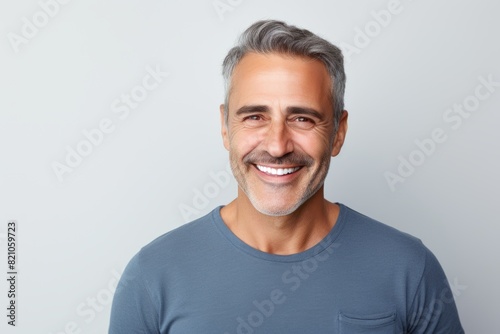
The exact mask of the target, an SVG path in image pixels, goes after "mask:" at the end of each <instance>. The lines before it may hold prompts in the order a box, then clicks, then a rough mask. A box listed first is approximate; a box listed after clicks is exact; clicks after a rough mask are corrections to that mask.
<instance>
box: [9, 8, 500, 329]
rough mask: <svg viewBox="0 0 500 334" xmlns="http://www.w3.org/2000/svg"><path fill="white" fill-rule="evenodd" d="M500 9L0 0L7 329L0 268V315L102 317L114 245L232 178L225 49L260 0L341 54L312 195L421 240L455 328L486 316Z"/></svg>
mask: <svg viewBox="0 0 500 334" xmlns="http://www.w3.org/2000/svg"><path fill="white" fill-rule="evenodd" d="M499 11H500V3H499V2H498V1H494V0H478V1H472V0H469V1H467V0H458V1H451V0H443V1H430V0H413V1H411V0H401V1H395V0H390V1H388V0H376V1H374V0H371V1H366V0H363V1H348V0H336V1H326V0H325V1H319V0H308V1H284V0H280V1H263V0H254V1H244V0H220V1H213V0H192V1H130V0H125V1H123V0H122V1H118V0H113V1H96V0H86V1H77V0H73V1H67V0H66V2H64V1H62V0H60V1H59V2H58V1H56V0H40V1H35V0H30V1H26V0H24V1H15V2H11V1H2V2H1V4H0V22H1V28H2V31H1V33H0V34H1V36H2V37H1V39H0V57H1V58H0V73H1V74H0V97H1V98H0V254H1V255H0V259H2V260H1V262H2V263H1V264H0V268H2V271H3V272H4V273H3V274H2V277H3V275H7V274H6V272H7V267H6V265H7V263H6V262H7V246H6V245H7V242H6V233H7V223H8V222H9V220H16V221H17V224H18V225H17V226H18V230H17V236H16V237H17V270H18V282H17V283H18V285H17V293H18V295H17V323H16V324H17V326H16V328H12V327H11V326H8V325H7V320H8V318H6V314H7V311H6V307H7V303H8V299H7V297H6V294H7V290H8V286H7V281H6V279H2V280H0V295H1V296H2V297H1V298H0V305H1V306H2V307H0V309H2V310H4V311H2V314H0V315H1V317H0V318H1V319H3V320H2V321H1V324H0V332H2V333H43V334H49V333H52V334H56V333H66V334H69V333H105V332H106V331H107V327H108V323H109V313H110V306H111V304H110V303H111V298H112V294H113V291H114V286H115V284H116V280H117V279H118V277H119V276H120V274H121V273H122V271H123V269H124V267H125V265H126V264H127V262H128V261H129V260H130V258H131V257H132V256H133V255H134V254H135V253H136V252H137V251H138V250H139V249H140V248H141V247H142V246H144V245H145V244H147V243H148V242H150V241H151V240H153V239H154V238H155V237H157V236H159V235H161V234H163V233H165V232H167V231H169V230H172V229H173V228H175V227H177V226H180V225H182V224H184V223H185V222H187V221H189V220H192V219H194V218H196V217H199V216H201V215H203V214H205V213H207V212H209V211H211V210H212V209H213V208H214V207H215V206H217V205H221V204H225V203H228V202H229V201H230V200H231V199H232V198H233V197H234V196H235V194H236V184H235V181H234V180H233V179H229V178H228V175H229V174H228V172H227V164H228V154H227V152H226V151H225V149H224V148H223V146H222V142H221V137H220V125H219V109H218V107H219V104H220V103H221V102H222V101H223V86H222V78H221V75H220V72H221V62H222V60H223V58H224V56H225V54H226V52H227V51H228V50H229V48H230V47H232V45H233V44H234V42H235V41H236V38H237V36H238V34H239V33H240V32H242V31H243V30H244V29H246V28H247V27H248V26H249V25H250V24H251V23H253V22H255V21H256V20H259V19H268V18H272V19H280V20H285V21H287V22H288V23H291V24H295V25H298V26H300V27H304V28H307V29H309V30H311V31H313V32H315V33H317V34H319V35H320V36H322V37H324V38H326V39H328V40H330V41H331V42H333V43H335V44H337V45H339V46H341V47H342V49H343V50H344V52H345V55H346V73H347V78H348V79H347V90H346V109H347V110H348V111H349V113H350V116H349V132H348V134H347V139H346V143H345V145H344V147H343V150H342V153H341V154H340V156H339V157H337V158H335V159H333V160H332V164H331V168H330V174H329V176H328V178H327V181H326V183H325V189H326V196H327V198H328V199H330V200H332V201H338V202H342V203H344V204H346V205H348V206H350V207H351V208H353V209H356V210H358V211H360V212H362V213H364V214H366V215H368V216H371V217H373V218H376V219H378V220H380V221H382V222H384V223H386V224H388V225H391V226H394V227H396V228H398V229H400V230H403V231H405V232H408V233H410V234H412V235H414V236H416V237H418V238H420V239H421V240H422V241H423V242H424V243H425V245H427V247H429V248H430V249H431V250H432V251H433V252H434V253H435V254H436V256H437V257H438V259H439V260H440V262H441V264H442V266H443V268H444V269H445V272H446V274H447V276H448V279H449V281H450V283H451V284H452V287H453V292H454V294H455V298H456V302H457V305H458V309H459V312H460V315H461V319H462V322H463V325H464V327H465V330H466V332H467V333H474V334H483V333H484V334H486V333H497V332H496V331H497V330H498V317H499V315H500V314H499V311H500V309H499V307H498V300H499V299H500V289H499V288H498V282H499V280H500V262H499V260H498V258H499V254H500V246H499V243H498V240H497V239H498V235H499V234H500V224H499V223H500V221H499V218H498V200H499V199H500V192H499V185H500V182H499V181H500V177H499V174H498V171H499V170H500V157H499V143H500V141H499V139H500V135H499V132H498V128H499V126H500V116H499V113H498V111H499V110H498V109H499V106H500V84H499V82H500V64H499V59H500V46H499V43H498V33H499V32H500V21H499V20H498V13H499ZM151 73H154V74H153V75H152V74H151ZM167 73H168V74H167ZM127 99H128V100H127ZM460 110H461V111H460ZM99 134H101V135H99ZM89 138H90V139H89ZM76 155H78V157H79V158H78V157H77V156H76ZM388 177H389V181H388Z"/></svg>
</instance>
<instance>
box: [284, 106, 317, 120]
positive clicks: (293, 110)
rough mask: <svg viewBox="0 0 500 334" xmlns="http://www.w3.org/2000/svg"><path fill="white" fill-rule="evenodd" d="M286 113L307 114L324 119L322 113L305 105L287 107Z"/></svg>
mask: <svg viewBox="0 0 500 334" xmlns="http://www.w3.org/2000/svg"><path fill="white" fill-rule="evenodd" d="M286 113H287V114H289V115H297V114H298V115H309V116H312V117H315V118H317V119H319V120H323V119H324V115H322V114H321V113H320V112H319V111H317V110H316V109H313V108H307V107H288V108H286Z"/></svg>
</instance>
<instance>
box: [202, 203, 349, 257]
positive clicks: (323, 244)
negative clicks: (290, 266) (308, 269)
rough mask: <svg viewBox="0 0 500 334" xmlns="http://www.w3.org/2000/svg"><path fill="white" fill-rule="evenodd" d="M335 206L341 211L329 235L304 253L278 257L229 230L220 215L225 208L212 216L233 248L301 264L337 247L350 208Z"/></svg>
mask: <svg viewBox="0 0 500 334" xmlns="http://www.w3.org/2000/svg"><path fill="white" fill-rule="evenodd" d="M335 204H337V205H338V206H339V208H340V210H339V214H338V217H337V222H336V223H335V224H334V226H333V227H332V229H331V230H330V232H328V234H327V235H326V236H325V237H324V238H323V239H322V240H321V241H320V242H318V243H317V244H316V245H314V246H313V247H311V248H308V249H306V250H304V251H302V252H299V253H295V254H290V255H278V254H272V253H266V252H263V251H261V250H258V249H256V248H253V247H252V246H250V245H248V244H247V243H245V242H243V241H242V240H241V239H240V238H238V237H237V236H236V235H235V234H234V233H233V232H232V231H231V230H230V229H229V227H227V225H226V224H225V223H224V221H223V220H222V217H221V215H220V210H221V208H222V207H223V206H219V207H217V208H215V209H214V210H213V211H212V214H211V216H212V221H213V223H214V224H215V226H216V227H217V229H218V231H219V232H220V233H221V234H222V235H223V236H224V237H225V238H226V239H227V241H229V242H230V243H231V244H232V245H233V246H235V247H236V248H238V249H239V250H241V251H243V252H245V253H246V254H248V255H250V256H253V257H256V258H259V259H262V260H266V261H272V262H299V261H304V260H306V259H308V258H310V257H313V256H315V255H317V254H319V253H321V252H323V251H324V250H326V249H327V248H329V247H334V246H335V240H336V239H337V238H338V236H339V235H340V233H341V231H342V229H343V227H344V225H345V221H346V219H345V216H346V215H347V211H348V208H347V207H346V206H345V205H343V204H341V203H335Z"/></svg>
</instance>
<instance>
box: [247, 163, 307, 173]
mask: <svg viewBox="0 0 500 334" xmlns="http://www.w3.org/2000/svg"><path fill="white" fill-rule="evenodd" d="M257 168H258V169H259V170H260V171H261V172H264V173H267V174H271V175H286V174H290V173H293V172H296V171H298V170H299V169H300V167H293V168H271V167H266V166H261V165H257Z"/></svg>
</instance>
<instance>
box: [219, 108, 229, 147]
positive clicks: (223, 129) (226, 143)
mask: <svg viewBox="0 0 500 334" xmlns="http://www.w3.org/2000/svg"><path fill="white" fill-rule="evenodd" d="M219 109H220V129H221V135H222V142H223V143H224V147H225V148H226V150H228V151H229V139H228V134H227V124H226V118H225V117H224V104H221V105H220V106H219Z"/></svg>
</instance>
